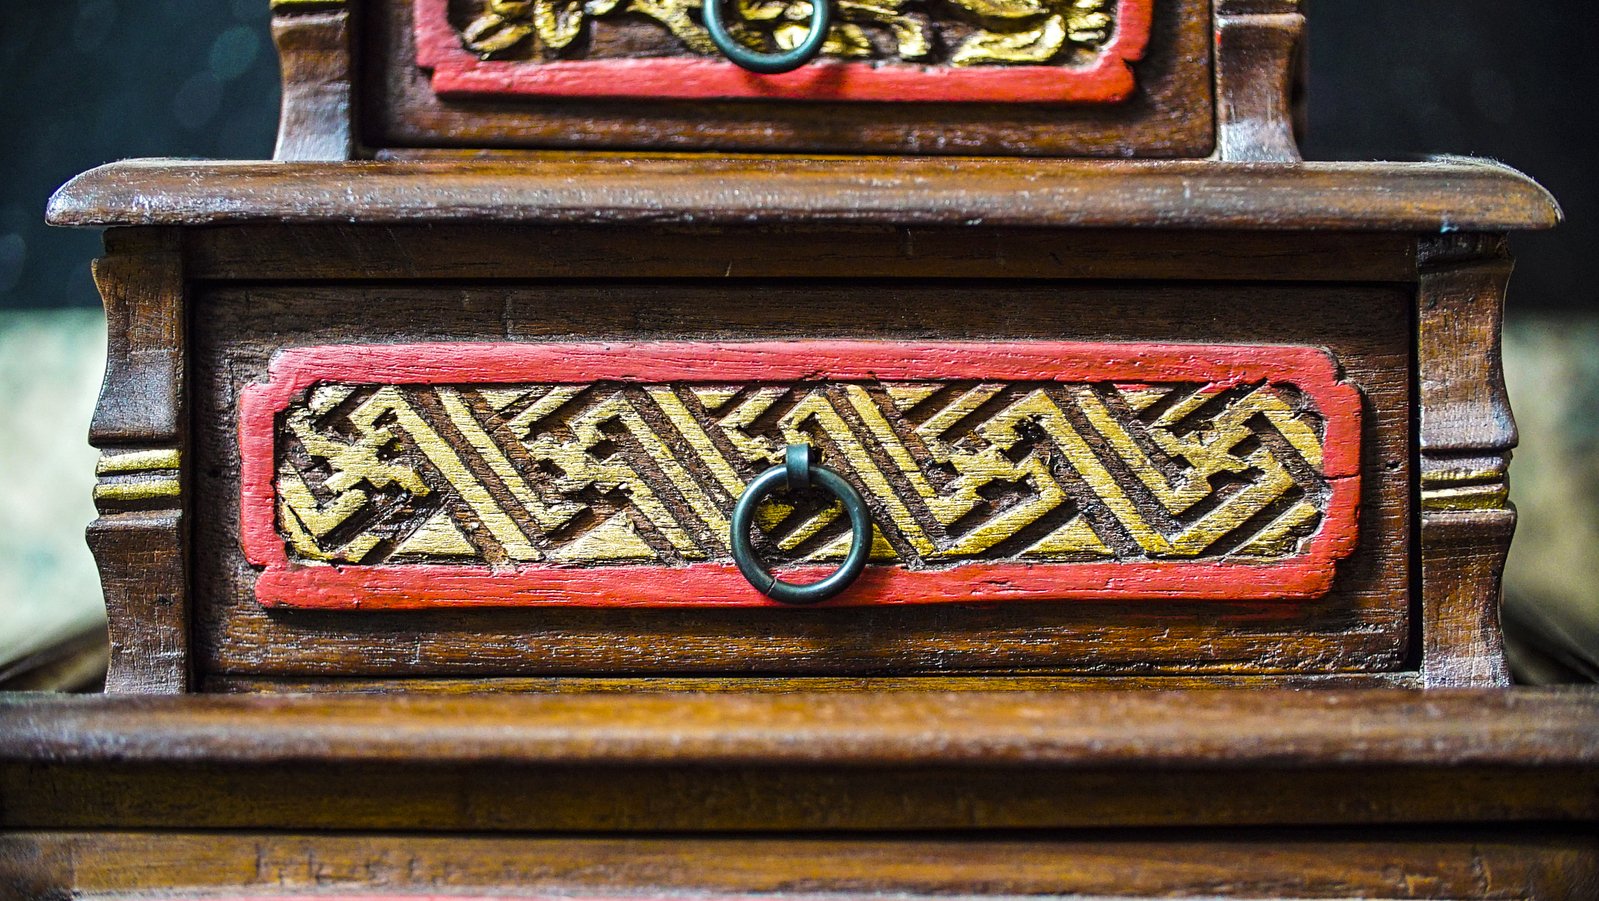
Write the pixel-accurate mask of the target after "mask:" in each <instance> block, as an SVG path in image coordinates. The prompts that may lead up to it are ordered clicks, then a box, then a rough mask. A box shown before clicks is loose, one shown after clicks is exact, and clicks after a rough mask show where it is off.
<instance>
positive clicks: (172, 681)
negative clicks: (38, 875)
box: [87, 246, 191, 693]
mask: <svg viewBox="0 0 1599 901" xmlns="http://www.w3.org/2000/svg"><path fill="white" fill-rule="evenodd" d="M94 277H95V282H96V284H97V285H98V287H99V289H100V295H101V298H102V300H103V301H104V303H105V311H106V326H107V355H106V359H107V362H106V373H105V382H104V384H103V386H102V387H101V392H100V399H99V403H98V405H97V406H96V408H95V413H94V419H93V421H92V423H91V425H90V428H89V441H90V443H91V444H93V445H94V446H95V447H97V448H99V449H100V451H101V457H100V462H99V464H98V465H97V466H96V468H95V474H96V477H97V482H96V485H95V488H94V500H95V506H96V507H97V508H98V510H99V514H100V515H99V518H97V519H96V520H95V521H94V522H93V523H91V524H90V525H89V529H88V534H87V537H88V542H89V549H90V550H91V551H92V552H93V554H94V557H95V561H96V563H97V564H98V566H99V568H100V581H101V585H102V588H103V590H104V593H105V603H106V617H107V620H108V621H109V630H110V637H111V659H110V669H109V672H108V674H107V677H106V691H107V692H110V693H119V692H128V693H132V692H139V693H152V692H154V693H177V692H183V691H187V690H188V688H189V684H190V670H191V665H190V654H189V603H188V573H187V561H186V558H187V553H186V545H187V534H186V525H185V521H184V511H185V497H184V490H183V487H184V478H183V460H184V452H185V449H186V448H185V445H186V443H187V440H188V434H187V431H188V430H187V428H186V426H185V423H184V411H183V376H184V369H183V357H182V347H183V278H182V265H181V258H180V255H179V254H178V253H177V252H176V250H175V249H172V248H169V247H160V246H152V247H139V248H136V249H131V250H130V252H125V253H124V252H114V253H113V254H112V255H110V256H107V257H105V258H103V259H100V260H97V261H96V262H95V266H94Z"/></svg>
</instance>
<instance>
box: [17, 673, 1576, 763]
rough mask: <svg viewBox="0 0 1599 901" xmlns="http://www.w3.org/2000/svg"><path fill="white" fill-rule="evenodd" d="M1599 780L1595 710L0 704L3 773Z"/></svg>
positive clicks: (735, 701)
mask: <svg viewBox="0 0 1599 901" xmlns="http://www.w3.org/2000/svg"><path fill="white" fill-rule="evenodd" d="M8 761H9V762H12V763H87V764H93V763H101V762H109V763H119V764H127V763H139V764H146V763H148V764H177V763H184V762H208V763H252V764H253V763H272V762H277V763H283V762H299V763H304V762H310V763H396V764H404V763H416V764H429V765H436V764H472V763H499V764H509V765H540V764H549V763H562V764H581V765H605V766H611V765H627V766H683V765H738V766H746V765H748V766H779V767H782V766H800V767H816V766H823V767H835V766H840V767H858V766H867V767H872V766H896V767H897V766H915V765H938V766H950V767H995V766H999V767H1010V766H1043V767H1058V768H1067V769H1073V768H1075V769H1091V768H1096V767H1106V766H1112V767H1117V768H1134V769H1137V768H1146V767H1147V768H1160V769H1167V768H1189V769H1234V768H1258V767H1264V768H1272V767H1276V768H1284V769H1301V768H1313V767H1322V768H1325V767H1334V768H1345V767H1348V768H1366V767H1385V766H1403V767H1429V766H1430V767H1437V766H1490V767H1498V766H1505V767H1579V768H1591V767H1595V766H1599V690H1584V689H1530V688H1528V689H1491V690H1458V691H1457V690H1448V691H1445V690H1431V691H1409V690H1397V689H1351V690H1338V689H1334V690H1324V691H1310V692H1296V691H1289V690H1261V691H1248V692H1243V691H1226V690H1217V691H1183V692H1151V691H1106V692H1092V693H1048V692H958V693H957V692H925V693H910V692H906V693H889V694H862V693H831V692H811V693H793V694H775V695H774V694H767V695H761V694H694V693H676V694H661V693H657V694H649V693H639V694H617V693H593V694H582V693H580V694H564V695H542V696H490V695H472V696H457V697H448V696H419V695H410V696H408V695H377V696H372V695H365V696H339V695H316V696H310V695H284V696H239V695H188V696H168V697H160V696H144V697H141V696H80V697H64V696H51V695H42V694H28V693H17V694H3V695H0V762H8Z"/></svg>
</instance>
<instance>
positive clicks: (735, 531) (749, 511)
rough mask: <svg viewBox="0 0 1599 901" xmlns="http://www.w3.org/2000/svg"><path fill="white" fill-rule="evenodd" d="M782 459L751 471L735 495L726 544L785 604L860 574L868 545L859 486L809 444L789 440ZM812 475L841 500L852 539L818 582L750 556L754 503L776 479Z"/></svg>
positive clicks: (805, 480) (830, 591) (840, 586)
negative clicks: (782, 574) (781, 575)
mask: <svg viewBox="0 0 1599 901" xmlns="http://www.w3.org/2000/svg"><path fill="white" fill-rule="evenodd" d="M783 460H784V462H783V465H782V466H773V467H772V468H771V469H768V470H766V471H765V472H763V473H761V474H760V475H758V476H756V477H755V479H754V481H752V482H750V483H749V484H748V485H746V486H744V492H743V493H742V494H740V495H739V496H738V503H737V504H735V505H734V507H733V518H732V523H731V526H730V528H729V530H728V531H729V532H730V533H731V534H730V536H729V539H730V540H729V544H730V545H731V546H732V548H733V562H734V563H736V564H738V571H739V572H741V573H743V574H744V578H746V579H748V580H749V583H750V584H751V585H754V586H755V588H756V589H757V590H758V591H760V593H761V594H764V595H766V596H767V597H769V598H771V599H772V600H774V601H782V602H783V603H785V604H816V603H820V602H822V601H825V600H827V599H828V598H831V597H834V596H836V595H837V594H838V593H839V592H841V591H843V590H844V589H846V588H848V587H849V586H850V584H851V583H852V582H854V581H855V580H856V578H858V577H859V576H860V574H861V570H863V569H865V568H866V558H867V556H868V555H869V554H870V553H871V551H872V515H871V513H870V512H869V511H868V510H867V509H866V501H865V500H864V499H863V498H862V497H861V494H860V492H859V491H856V490H855V487H854V486H853V485H851V484H850V483H849V482H847V481H845V479H844V477H843V476H841V475H839V474H838V473H836V472H834V471H833V470H831V469H828V468H827V467H825V466H818V465H816V463H815V451H814V450H812V448H811V446H810V445H809V444H790V445H789V446H788V450H787V451H786V452H785V453H784V457H783ZM813 481H814V482H816V483H817V484H819V485H821V486H822V487H823V488H826V489H827V490H828V491H830V492H832V494H833V495H834V496H835V497H837V498H838V499H839V500H840V501H843V503H844V512H846V513H848V514H849V523H850V538H851V540H852V543H851V544H850V547H849V553H848V554H847V555H845V557H844V565H843V566H840V567H839V568H838V569H836V570H834V571H833V573H832V574H831V575H829V576H828V577H827V578H825V579H823V580H821V581H820V582H813V583H811V584H809V585H796V584H794V583H793V582H784V581H782V580H780V579H778V578H777V576H775V575H773V574H772V571H771V570H769V569H767V568H766V565H765V564H763V563H761V561H760V559H759V558H758V557H756V556H755V548H754V547H753V546H751V544H750V528H751V526H753V525H754V523H755V508H756V507H759V506H760V505H761V501H763V500H765V499H766V496H767V495H768V494H771V493H772V491H773V490H775V489H776V488H778V487H779V486H780V485H786V486H787V487H789V488H791V489H794V488H806V487H809V485H810V484H811V482H813Z"/></svg>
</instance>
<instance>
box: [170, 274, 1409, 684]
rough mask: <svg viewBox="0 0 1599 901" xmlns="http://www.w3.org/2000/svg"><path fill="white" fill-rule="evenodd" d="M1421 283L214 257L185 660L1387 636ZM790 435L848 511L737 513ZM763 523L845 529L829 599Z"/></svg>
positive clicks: (569, 658) (1204, 657)
mask: <svg viewBox="0 0 1599 901" xmlns="http://www.w3.org/2000/svg"><path fill="white" fill-rule="evenodd" d="M863 294H869V300H868V301H866V302H863V300H862V297H863ZM1410 304H1411V299H1410V297H1409V295H1408V293H1407V292H1404V291H1401V290H1398V289H1387V288H1370V287H1322V286H1308V285H1307V286H1261V285H1248V286H1245V285H1226V284H1222V285H1213V286H1202V287H1201V286H1194V287H1184V286H1171V285H1161V286H1156V285H1138V284H1117V285H1091V284H1074V285H1069V286H1062V285H1059V284H1053V285H1042V284H1038V285H1033V284H1025V283H1023V284H1010V285H1006V286H1005V287H1003V288H1000V287H995V286H993V285H992V284H966V283H951V282H938V283H926V284H918V283H912V282H888V283H881V284H874V285H872V286H871V287H869V288H864V289H863V288H861V287H860V286H858V285H857V286H843V285H835V284H830V283H826V282H821V283H814V284H798V285H796V284H792V283H791V284H787V285H775V284H771V283H743V284H740V283H732V284H719V285H715V286H708V285H693V286H688V285H681V284H669V283H662V284H654V285H652V284H640V283H616V284H583V285H571V284H522V285H497V286H485V285H482V284H462V285H428V286H396V285H387V286H383V287H370V288H368V287H362V286H337V287H307V286H303V285H302V286H289V285H285V286H281V287H276V286H266V287H261V286H256V287H250V288H242V287H229V288H217V289H214V290H212V291H210V292H209V293H206V294H204V295H203V296H202V297H200V298H199V299H198V303H197V305H196V308H197V310H198V315H197V316H196V317H195V320H194V330H195V338H194V341H195V345H196V353H195V362H196V367H197V378H196V379H195V381H194V383H193V384H194V386H195V389H194V390H195V391H196V392H197V395H198V396H197V397H196V398H195V400H196V404H195V409H196V411H197V412H196V416H197V417H198V420H199V421H198V423H197V425H198V426H199V427H197V428H195V429H194V434H195V436H196V438H195V453H196V455H197V461H196V462H197V464H198V465H197V466H196V467H195V469H194V471H195V472H196V474H197V481H198V482H199V484H198V485H197V494H196V497H197V499H198V511H197V512H198V513H199V520H200V521H201V522H208V523H215V524H217V525H219V526H223V528H219V529H217V530H215V531H212V530H207V531H206V533H205V535H204V536H203V537H202V538H200V539H199V540H198V541H197V542H196V545H195V547H196V553H195V559H194V562H193V566H194V570H195V579H196V585H197V589H198V591H197V599H198V604H199V607H198V616H199V623H200V625H201V629H200V633H201V634H200V638H201V641H200V650H201V653H202V665H203V667H204V669H205V670H206V671H207V672H208V673H209V674H211V675H215V676H221V677H230V678H234V677H236V678H246V679H247V678H249V677H252V676H260V677H274V676H318V675H323V676H334V675H337V676H367V677H409V676H435V677H436V676H464V677H478V676H484V677H492V676H516V675H534V674H607V675H626V674H637V673H676V674H680V675H689V674H931V673H954V672H968V673H973V672H1009V673H1029V672H1030V673H1054V674H1081V675H1113V674H1123V675H1134V674H1196V675H1218V676H1219V675H1229V674H1231V675H1240V674H1243V675H1247V674H1273V673H1294V674H1333V673H1351V672H1382V671H1390V670H1397V669H1399V668H1401V666H1402V665H1403V664H1404V662H1405V658H1406V655H1407V647H1408V634H1409V616H1410V601H1411V597H1410V594H1411V593H1410V580H1411V565H1410V519H1409V498H1410V493H1411V490H1412V489H1411V480H1410V469H1411V465H1412V464H1411V455H1412V453H1413V451H1412V448H1411V438H1410V432H1409V409H1410V380H1411V376H1410V373H1411V371H1412V365H1411V359H1410V351H1409V341H1410V339H1409V325H1408V317H1407V316H1406V315H1400V314H1399V311H1402V310H1407V309H1408V308H1409V306H1410ZM1222 309H1225V310H1227V311H1228V315H1227V316H1226V317H1218V316H1217V315H1216V311H1217V310H1222ZM800 444H808V445H810V446H811V447H812V448H813V449H814V450H815V451H816V452H817V453H818V455H819V463H820V465H822V466H824V467H826V468H827V469H828V470H830V471H832V472H835V473H836V474H837V475H838V476H839V477H840V480H841V481H842V483H843V484H844V485H845V486H846V488H847V489H849V490H850V491H852V492H853V493H857V494H858V495H859V497H860V500H861V506H862V511H861V512H863V513H864V516H863V517H859V518H857V519H856V520H855V521H853V522H852V520H851V517H850V516H849V515H847V513H846V512H845V511H844V509H843V508H842V507H841V505H840V504H838V503H837V502H836V501H835V499H834V498H833V497H832V495H831V494H830V493H829V492H828V491H824V490H820V489H819V488H818V487H816V486H813V487H812V488H810V489H806V490H800V491H797V492H792V493H790V492H785V491H783V490H782V488H781V485H782V479H781V478H779V479H778V480H777V482H775V483H774V485H775V486H776V488H777V490H775V491H774V492H773V496H772V497H770V498H769V499H768V501H767V502H766V503H764V504H763V505H761V506H759V507H754V508H752V509H753V519H754V527H753V528H752V529H749V530H748V532H747V533H741V532H740V530H739V529H737V528H735V527H734V522H733V520H734V519H735V517H734V509H735V507H736V505H737V502H738V499H739V498H740V496H741V495H742V494H743V492H744V488H745V486H746V485H747V484H749V483H750V481H751V480H752V479H754V478H756V477H757V476H758V475H760V474H761V473H762V472H764V471H766V470H767V469H768V468H770V467H777V466H780V464H781V463H782V461H783V459H784V453H785V449H786V448H787V447H789V446H791V445H800ZM846 493H848V492H846ZM746 534H747V536H748V538H749V541H748V542H747V552H748V556H749V557H751V558H754V559H756V560H758V561H760V563H761V564H762V565H764V566H766V567H769V568H771V569H773V570H775V571H776V573H777V575H778V576H780V577H781V578H783V579H785V580H786V581H790V582H794V583H799V584H804V583H809V582H814V581H815V580H816V579H818V578H821V577H824V576H826V575H827V574H828V573H830V572H832V571H833V570H835V569H836V568H838V567H839V566H840V565H841V564H842V563H843V562H844V561H845V559H846V557H847V556H848V555H849V551H850V549H851V548H852V547H855V546H857V545H858V546H860V547H862V548H863V549H865V550H866V551H867V553H866V555H865V556H866V558H867V559H866V562H865V567H864V570H863V571H862V572H861V573H860V575H859V577H858V578H857V579H855V580H853V581H852V582H850V583H849V584H848V585H847V587H845V588H844V589H843V590H842V591H841V592H840V593H838V594H837V595H836V596H835V597H832V598H830V599H828V600H825V601H823V602H821V603H818V604H809V603H807V604H803V605H801V604H794V603H783V602H781V601H778V600H773V599H772V598H771V597H769V596H768V595H770V594H781V592H777V591H773V590H771V589H770V587H769V586H767V585H759V584H754V583H752V580H751V577H750V576H747V575H746V572H747V571H749V567H748V566H746V567H745V568H744V569H745V571H741V569H740V567H739V566H737V565H735V560H734V557H735V549H736V548H738V547H739V546H740V545H741V544H744V537H745V535H746ZM867 536H869V538H868V537H867ZM754 582H756V583H758V582H760V578H759V576H756V577H755V578H754ZM762 589H766V590H765V592H764V593H763V590H762Z"/></svg>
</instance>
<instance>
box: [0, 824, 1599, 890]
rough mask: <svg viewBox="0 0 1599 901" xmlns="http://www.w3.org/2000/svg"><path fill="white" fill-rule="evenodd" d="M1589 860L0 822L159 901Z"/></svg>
mask: <svg viewBox="0 0 1599 901" xmlns="http://www.w3.org/2000/svg"><path fill="white" fill-rule="evenodd" d="M1596 858H1599V853H1596V849H1595V843H1594V840H1593V838H1592V836H1591V835H1585V834H1584V833H1583V832H1582V831H1581V829H1580V827H1578V828H1566V829H1558V828H1555V829H1551V828H1542V829H1530V830H1529V829H1525V828H1523V829H1507V828H1504V827H1481V828H1475V829H1435V830H1430V831H1424V830H1419V829H1403V828H1400V829H1373V828H1370V827H1365V828H1360V829H1286V828H1281V827H1273V828H1265V829H1230V830H1208V831H1201V830H1193V829H1186V830H1110V829H1095V830H1085V831H1079V832H1063V833H1052V834H1036V833H1035V834H1025V835H996V834H992V833H990V834H981V833H967V834H957V835H949V836H936V837H935V836H928V835H895V836H887V837H867V838H856V839H848V838H841V837H836V836H796V837H792V838H785V839H777V838H749V837H725V836H721V837H717V836H709V837H693V838H679V839H668V838H660V837H650V836H643V837H563V836H493V837H489V836H476V837H471V838H462V837H445V836H428V835H415V834H407V833H371V832H358V833H343V834H326V833H322V834H317V833H306V832H295V833H250V832H244V833H220V834H219V833H206V832H195V831H175V832H171V831H168V832H131V831H108V832H22V833H11V834H7V835H4V836H0V882H8V881H9V884H11V885H13V886H16V887H17V890H18V891H19V892H23V895H20V896H19V897H28V898H49V897H68V896H69V895H71V896H77V895H80V894H81V895H83V896H91V897H104V896H105V893H123V892H126V893H129V894H130V895H132V894H134V893H137V897H140V898H161V897H167V895H166V894H165V893H167V892H172V891H179V892H183V894H182V897H186V898H195V897H199V898H202V899H207V901H209V899H216V901H228V899H231V898H236V897H242V898H250V899H260V901H275V899H278V898H281V897H284V896H288V897H294V898H303V897H339V898H347V899H350V901H364V899H375V898H387V897H389V896H395V897H396V899H397V898H411V899H415V901H425V899H436V898H451V899H457V901H473V899H476V898H478V895H479V893H483V894H486V895H489V896H491V897H493V898H497V899H505V901H514V899H527V901H534V899H544V898H552V897H560V898H572V899H576V901H599V899H608V898H635V897H684V898H694V899H703V901H726V899H731V898H743V897H749V896H750V895H756V896H759V897H783V898H795V899H801V901H822V899H830V901H864V899H868V898H880V897H884V896H890V897H895V898H904V899H907V901H932V899H938V898H950V897H961V898H969V897H1003V898H1012V897H1061V896H1066V897H1071V898H1074V899H1082V901H1108V899H1110V898H1126V897H1140V898H1174V899H1189V901H1195V899H1200V898H1205V899H1217V898H1253V899H1259V898H1279V899H1283V898H1292V899H1312V898H1315V899H1339V901H1348V899H1351V898H1410V899H1453V901H1463V899H1506V898H1516V899H1523V901H1579V899H1586V898H1591V897H1593V896H1594V895H1595V894H1599V860H1596ZM417 892H421V893H423V894H422V895H420V896H418V895H416V894H415V893H417ZM313 893H314V894H313Z"/></svg>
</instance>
